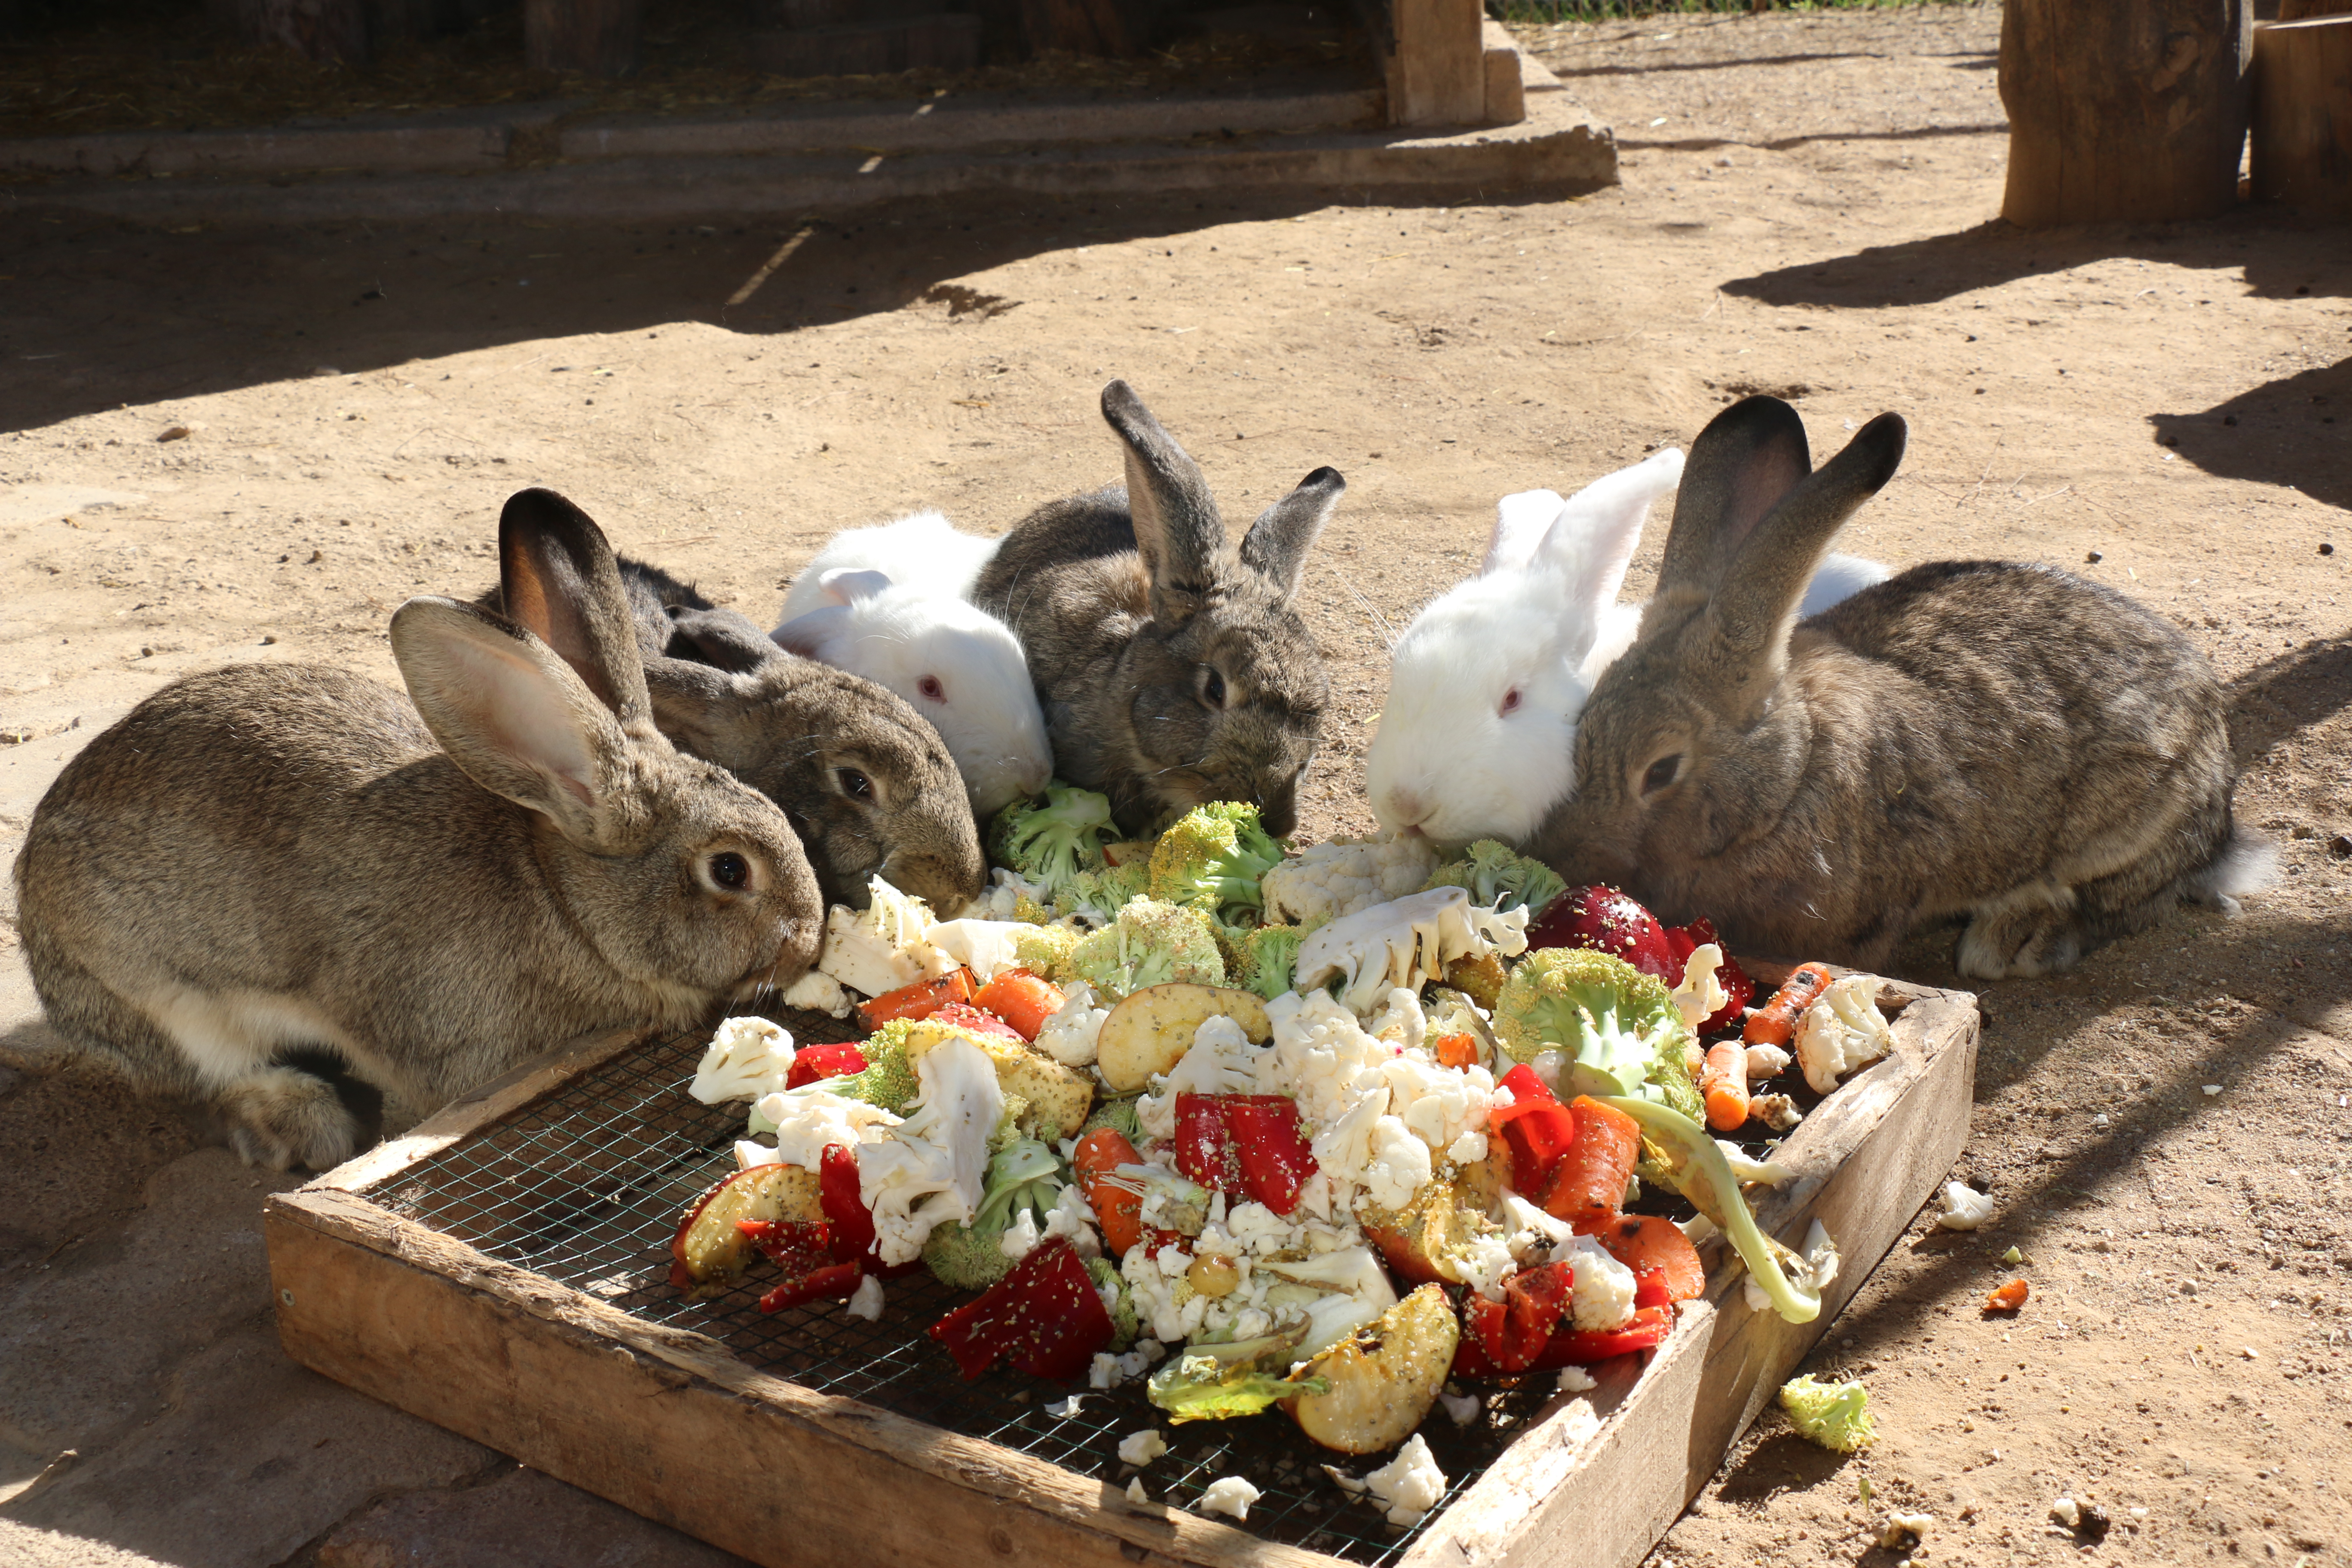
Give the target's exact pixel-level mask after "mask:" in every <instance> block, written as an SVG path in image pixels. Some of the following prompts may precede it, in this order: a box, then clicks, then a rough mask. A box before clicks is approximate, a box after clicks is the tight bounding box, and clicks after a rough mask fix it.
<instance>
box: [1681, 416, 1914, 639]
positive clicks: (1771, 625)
mask: <svg viewBox="0 0 2352 1568" xmlns="http://www.w3.org/2000/svg"><path fill="white" fill-rule="evenodd" d="M1908 440H1909V430H1908V428H1907V427H1906V426H1905V425H1904V423H1903V416H1901V415H1899V414H1882V415H1880V416H1878V417H1877V418H1875V419H1874V420H1872V421H1871V422H1870V423H1869V424H1867V425H1865V426H1863V427H1862V428H1861V429H1860V430H1858V431H1856V432H1854V437H1853V440H1851V441H1849V442H1847V443H1846V446H1845V450H1844V451H1843V452H1840V453H1839V454H1838V455H1837V456H1836V457H1834V458H1831V459H1830V460H1829V461H1828V462H1827V463H1825V464H1823V465H1822V468H1821V471H1820V472H1818V473H1816V474H1813V475H1812V476H1811V477H1810V478H1808V479H1805V480H1804V482H1803V483H1801V484H1800V485H1798V486H1797V488H1796V489H1793V490H1791V491H1790V492H1789V494H1788V495H1787V496H1786V497H1784V498H1783V499H1782V500H1781V501H1780V504H1779V505H1778V506H1775V507H1774V508H1772V510H1771V511H1770V512H1769V514H1768V515H1767V516H1766V517H1765V519H1764V520H1763V521H1761V522H1760V523H1759V524H1757V525H1756V528H1755V530H1754V531H1753V532H1752V533H1751V534H1750V535H1749V537H1748V540H1747V541H1746V542H1745V543H1743V544H1742V545H1741V546H1740V547H1739V548H1738V552H1737V553H1736V554H1734V555H1733V557H1732V559H1731V560H1730V561H1729V563H1727V566H1728V570H1727V572H1726V574H1725V578H1724V585H1723V586H1722V587H1721V588H1719V589H1717V591H1716V593H1715V595H1714V597H1713V599H1712V600H1711V601H1710V602H1709V604H1708V606H1707V614H1708V616H1709V618H1710V619H1711V620H1712V621H1713V622H1714V625H1715V632H1716V636H1717V637H1718V638H1720V639H1721V640H1722V642H1723V644H1724V646H1725V647H1727V649H1729V650H1730V651H1731V652H1733V653H1736V654H1741V655H1753V654H1756V653H1759V652H1765V651H1769V652H1771V653H1772V654H1774V655H1775V656H1776V657H1777V655H1778V653H1779V650H1780V646H1781V645H1782V644H1783V643H1784V642H1785V641H1786V640H1787V631H1788V627H1789V626H1790V623H1791V622H1792V621H1793V620H1794V619H1795V617H1796V613H1797V605H1798V603H1799V602H1800V601H1801V600H1802V599H1803V597H1804V595H1805V587H1806V584H1809V583H1810V582H1811V580H1812V576H1813V572H1814V569H1815V568H1816V567H1818V566H1819V565H1820V564H1821V560H1822V552H1824V551H1826V550H1827V549H1828V548H1829V544H1830V541H1831V540H1832V539H1834V538H1835V537H1837V531H1838V530H1839V529H1841V528H1843V527H1844V526H1845V522H1846V519H1848V518H1850V517H1852V516H1853V514H1854V512H1855V511H1856V510H1859V509H1860V507H1861V506H1862V503H1863V502H1864V501H1866V500H1869V499H1870V498H1871V497H1872V496H1874V495H1876V494H1877V493H1878V492H1879V491H1880V490H1881V489H1884V488H1885V485H1886V481H1887V480H1889V479H1893V478H1894V477H1895V469H1896V468H1900V467H1901V466H1902V463H1903V449H1904V447H1905V446H1906V443H1907V442H1908Z"/></svg>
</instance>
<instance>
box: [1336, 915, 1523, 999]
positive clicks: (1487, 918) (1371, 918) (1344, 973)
mask: <svg viewBox="0 0 2352 1568" xmlns="http://www.w3.org/2000/svg"><path fill="white" fill-rule="evenodd" d="M1527 930H1528V911H1527V910H1524V909H1519V910H1488V909H1481V908H1479V907H1478V906H1477V905H1475V904H1473V903H1472V902H1471V901H1470V895H1469V894H1468V893H1466V892H1465V891H1464V890H1463V889H1460V888H1452V887H1444V888H1432V889H1429V890H1428V891H1426V892H1421V893H1414V894H1412V896H1411V897H1409V898H1402V899H1395V900H1391V901H1390V902H1388V903H1385V904H1371V905H1367V906H1366V907H1365V908H1363V909H1360V910H1356V911H1355V912H1354V913H1353V914H1349V915H1342V916H1341V917H1339V919H1338V920H1335V921H1331V922H1330V923H1329V924H1328V925H1322V926H1318V927H1317V928H1316V929H1315V931H1314V932H1313V934H1311V935H1309V936H1308V937H1307V939H1306V940H1305V941H1303V942H1300V943H1299V944H1298V962H1297V972H1296V974H1295V976H1294V982H1295V984H1297V986H1298V987H1299V988H1300V989H1301V990H1306V989H1308V988H1311V987H1315V986H1319V985H1321V984H1323V983H1324V982H1325V981H1327V980H1329V979H1330V978H1332V976H1334V975H1337V976H1339V979H1340V981H1341V983H1342V991H1341V1000H1343V1001H1345V1002H1346V1003H1347V1004H1348V1005H1349V1007H1350V1008H1351V1009H1353V1010H1354V1011H1355V1012H1357V1013H1360V1014H1369V1013H1370V1012H1371V1011H1372V1009H1373V1008H1375V1007H1378V1006H1380V1005H1381V1004H1382V1003H1383V1002H1384V1001H1386V1000H1387V998H1388V994H1389V993H1390V992H1391V991H1392V990H1396V989H1399V988H1402V989H1404V990H1407V991H1418V990H1420V989H1421V987H1422V986H1423V985H1424V984H1427V983H1429V982H1430V981H1432V980H1439V979H1443V978H1444V974H1445V966H1446V965H1447V964H1449V963H1453V962H1454V960H1455V959H1458V958H1478V957H1483V956H1485V955H1486V954H1489V953H1495V954H1499V955H1501V956H1502V957H1505V958H1515V957H1517V955H1518V954H1520V953H1522V952H1526V951H1527V950H1528V936H1527Z"/></svg>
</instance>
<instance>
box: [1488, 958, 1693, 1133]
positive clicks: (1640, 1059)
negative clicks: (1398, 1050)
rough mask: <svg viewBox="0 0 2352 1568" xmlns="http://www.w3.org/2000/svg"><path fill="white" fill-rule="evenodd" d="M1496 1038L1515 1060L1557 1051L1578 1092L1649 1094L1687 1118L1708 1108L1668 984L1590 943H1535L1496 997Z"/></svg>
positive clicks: (1689, 1038) (1687, 1034)
mask: <svg viewBox="0 0 2352 1568" xmlns="http://www.w3.org/2000/svg"><path fill="white" fill-rule="evenodd" d="M1495 1036H1496V1038H1497V1039H1498V1040H1500V1041H1501V1042H1502V1045H1503V1048H1504V1049H1505V1050H1507V1051H1508V1052H1510V1053H1511V1055H1512V1056H1513V1057H1515V1058H1517V1059H1519V1060H1520V1061H1531V1060H1533V1059H1534V1058H1535V1057H1536V1056H1537V1055H1538V1053H1539V1052H1541V1051H1543V1050H1545V1049H1547V1048H1549V1047H1559V1049H1560V1050H1561V1051H1562V1052H1563V1053H1565V1054H1566V1055H1567V1056H1569V1057H1570V1058H1571V1059H1572V1062H1573V1066H1572V1068H1570V1071H1571V1074H1572V1077H1571V1082H1573V1083H1574V1084H1575V1087H1576V1088H1577V1089H1578V1090H1579V1091H1580V1092H1582V1093H1590V1094H1622V1095H1631V1096H1633V1097H1635V1098H1638V1099H1642V1100H1654V1101H1656V1102H1657V1103H1659V1104H1662V1105H1665V1106H1669V1107H1671V1108H1672V1109H1674V1110H1678V1111H1680V1112H1682V1113H1683V1114H1684V1115H1685V1116H1687V1117H1689V1118H1690V1119H1692V1120H1693V1121H1699V1120H1702V1119H1703V1118H1704V1117H1705V1116H1706V1104H1705V1102H1704V1101H1702V1100H1700V1099H1699V1094H1698V1086H1697V1085H1696V1084H1695V1083H1693V1082H1692V1081H1691V1073H1690V1062H1689V1059H1688V1052H1689V1049H1690V1047H1692V1046H1693V1045H1695V1044H1696V1041H1697V1037H1696V1036H1695V1035H1694V1034H1692V1033H1691V1026H1689V1025H1688V1024H1687V1023H1685V1022H1684V1020H1683V1016H1682V1011H1681V1009H1679V1008H1677V1007H1676V1006H1675V999H1674V995H1673V994H1672V993H1670V992H1669V991H1668V990H1667V989H1666V983H1665V982H1664V981H1663V980H1661V979H1659V978H1658V977H1657V976H1656V975H1654V974H1644V973H1642V972H1641V971H1640V970H1638V969H1636V968H1634V967H1633V965H1632V964H1630V963H1626V962H1625V961H1624V960H1623V959H1622V958H1614V957H1612V956H1611V955H1610V954H1608V953H1605V952H1598V951H1596V950H1595V949H1592V948H1587V947H1546V948H1538V949H1537V950H1536V951H1535V952H1531V953H1529V954H1528V956H1527V957H1526V958H1525V959H1523V960H1521V961H1520V962H1519V963H1518V964H1517V967H1515V968H1514V969H1513V970H1512V971H1511V977H1510V979H1508V980H1507V981H1506V982H1504V984H1503V994H1502V995H1500V996H1499V997H1497V998H1496V1001H1495Z"/></svg>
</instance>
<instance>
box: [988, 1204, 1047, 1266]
mask: <svg viewBox="0 0 2352 1568" xmlns="http://www.w3.org/2000/svg"><path fill="white" fill-rule="evenodd" d="M1040 1239H1042V1238H1041V1237H1039V1236H1038V1234H1037V1215H1035V1213H1034V1212H1033V1211H1032V1210H1029V1209H1023V1210H1022V1211H1021V1212H1020V1213H1019V1214H1018V1215H1014V1216H1013V1223H1012V1224H1011V1225H1008V1226H1005V1227H1004V1231H1003V1235H1001V1236H999V1237H997V1238H996V1250H997V1251H999V1252H1002V1253H1003V1254H1004V1256H1005V1257H1007V1258H1011V1259H1013V1262H1015V1263H1018V1262H1020V1261H1021V1260H1022V1259H1023V1258H1026V1257H1028V1256H1029V1255H1030V1254H1031V1253H1033V1252H1034V1251H1036V1250H1037V1243H1038V1241H1039V1240H1040Z"/></svg>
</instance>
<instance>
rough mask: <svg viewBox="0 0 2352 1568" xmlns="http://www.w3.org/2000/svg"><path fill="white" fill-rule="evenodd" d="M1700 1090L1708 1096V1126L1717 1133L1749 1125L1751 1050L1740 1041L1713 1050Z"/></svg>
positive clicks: (1726, 1043)
mask: <svg viewBox="0 0 2352 1568" xmlns="http://www.w3.org/2000/svg"><path fill="white" fill-rule="evenodd" d="M1698 1089H1699V1092H1700V1093H1701V1094H1704V1095H1706V1124H1707V1125H1708V1126H1709V1127H1712V1128H1714V1129H1715V1130H1716V1131H1717V1132H1729V1131H1733V1130H1734V1129H1737V1128H1740V1127H1745V1126H1746V1125H1748V1047H1746V1046H1744V1045H1742V1044H1741V1043H1740V1042H1739V1041H1738V1040H1726V1041H1725V1042H1723V1044H1721V1045H1719V1046H1712V1047H1708V1049H1707V1053H1706V1067H1705V1068H1702V1069H1700V1072H1699V1075H1698Z"/></svg>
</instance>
